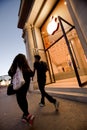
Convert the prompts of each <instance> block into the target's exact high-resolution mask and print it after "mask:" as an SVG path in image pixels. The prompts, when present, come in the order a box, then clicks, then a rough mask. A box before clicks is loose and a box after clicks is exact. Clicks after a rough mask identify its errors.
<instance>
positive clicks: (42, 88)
mask: <svg viewBox="0 0 87 130" xmlns="http://www.w3.org/2000/svg"><path fill="white" fill-rule="evenodd" d="M45 83H46V80H45V79H44V80H40V81H38V86H39V90H40V92H41V103H42V104H45V97H46V98H47V99H48V101H49V102H51V103H55V102H56V99H54V98H53V97H52V96H50V95H49V94H48V93H47V92H46V91H45Z"/></svg>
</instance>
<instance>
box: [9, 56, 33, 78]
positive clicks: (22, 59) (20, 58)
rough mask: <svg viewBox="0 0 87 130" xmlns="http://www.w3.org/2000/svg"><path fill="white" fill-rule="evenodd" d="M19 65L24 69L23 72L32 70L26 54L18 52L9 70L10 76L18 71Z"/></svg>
mask: <svg viewBox="0 0 87 130" xmlns="http://www.w3.org/2000/svg"><path fill="white" fill-rule="evenodd" d="M17 66H18V67H19V68H20V69H21V70H22V72H26V71H31V69H30V67H29V64H28V62H27V59H26V57H25V55H24V54H18V55H17V56H16V57H15V58H14V60H13V63H12V65H11V67H10V69H9V71H8V74H9V75H10V76H13V75H14V74H15V72H16V69H17Z"/></svg>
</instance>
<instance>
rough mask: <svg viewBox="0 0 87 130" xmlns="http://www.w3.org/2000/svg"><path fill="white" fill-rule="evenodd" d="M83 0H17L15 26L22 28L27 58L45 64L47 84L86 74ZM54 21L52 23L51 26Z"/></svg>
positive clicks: (31, 62) (85, 23)
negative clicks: (16, 22)
mask: <svg viewBox="0 0 87 130" xmlns="http://www.w3.org/2000/svg"><path fill="white" fill-rule="evenodd" d="M86 4H87V1H85V0H66V1H65V0H40V1H39V0H32V1H29V0H21V3H20V8H19V14H18V16H19V21H18V28H20V29H22V30H23V34H22V37H23V39H24V43H25V48H26V53H27V58H28V61H29V64H30V66H31V68H33V62H34V55H35V54H40V55H41V57H42V60H44V61H46V62H47V63H48V65H49V72H47V83H53V82H55V81H57V80H60V79H65V78H71V77H76V78H77V82H78V84H79V86H81V84H82V82H83V81H82V79H81V77H82V76H87V18H86V16H85V12H87V8H86ZM53 23H54V25H53Z"/></svg>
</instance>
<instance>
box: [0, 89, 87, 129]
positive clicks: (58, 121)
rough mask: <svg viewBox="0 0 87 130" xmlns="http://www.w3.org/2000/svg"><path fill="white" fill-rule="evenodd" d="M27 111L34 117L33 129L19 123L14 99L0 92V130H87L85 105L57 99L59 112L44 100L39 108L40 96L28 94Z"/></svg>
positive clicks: (4, 90)
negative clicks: (44, 103)
mask: <svg viewBox="0 0 87 130" xmlns="http://www.w3.org/2000/svg"><path fill="white" fill-rule="evenodd" d="M27 98H28V103H29V110H30V112H31V113H34V114H35V115H36V118H35V122H34V125H33V127H30V126H29V125H28V124H25V123H23V122H21V116H22V112H21V110H20V108H19V107H18V105H17V102H16V97H15V95H14V96H7V95H6V89H3V90H0V130H87V104H84V103H79V102H74V101H69V100H64V99H60V98H57V97H56V99H57V100H58V101H59V102H60V106H59V112H58V113H57V112H55V108H54V106H53V104H51V103H50V102H48V100H46V106H45V107H43V108H40V107H39V105H38V103H39V101H40V94H37V93H28V95H27Z"/></svg>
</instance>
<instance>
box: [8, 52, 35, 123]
mask: <svg viewBox="0 0 87 130" xmlns="http://www.w3.org/2000/svg"><path fill="white" fill-rule="evenodd" d="M17 67H19V68H20V69H21V70H22V73H23V78H24V80H25V83H24V85H22V86H21V88H20V89H18V90H14V91H15V94H16V98H17V103H18V105H19V107H20V109H21V110H22V112H23V115H22V121H24V122H29V124H30V125H32V124H33V120H34V118H35V116H34V115H32V114H30V112H29V111H28V101H27V98H26V95H27V91H28V89H29V85H30V77H32V76H33V72H32V70H31V69H30V67H29V65H28V62H27V59H26V57H25V55H24V54H18V55H17V56H16V57H15V58H14V60H13V63H12V65H11V67H10V69H9V71H8V74H9V76H11V79H13V76H14V74H15V73H16V69H17Z"/></svg>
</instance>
